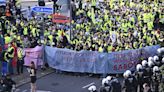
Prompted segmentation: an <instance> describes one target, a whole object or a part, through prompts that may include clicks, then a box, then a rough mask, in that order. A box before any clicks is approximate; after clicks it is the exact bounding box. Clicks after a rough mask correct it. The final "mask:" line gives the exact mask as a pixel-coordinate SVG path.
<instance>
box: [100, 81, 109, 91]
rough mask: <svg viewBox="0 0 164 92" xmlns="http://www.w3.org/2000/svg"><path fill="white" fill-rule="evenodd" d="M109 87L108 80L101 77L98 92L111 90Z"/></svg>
mask: <svg viewBox="0 0 164 92" xmlns="http://www.w3.org/2000/svg"><path fill="white" fill-rule="evenodd" d="M110 90H111V87H110V85H109V81H108V80H107V79H106V78H104V79H102V86H101V87H100V92H111V91H110Z"/></svg>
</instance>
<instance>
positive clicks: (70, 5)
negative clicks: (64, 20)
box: [69, 0, 72, 40]
mask: <svg viewBox="0 0 164 92" xmlns="http://www.w3.org/2000/svg"><path fill="white" fill-rule="evenodd" d="M69 1H70V4H69V7H70V40H72V1H71V0H69Z"/></svg>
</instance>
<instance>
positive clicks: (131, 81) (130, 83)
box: [123, 76, 137, 92]
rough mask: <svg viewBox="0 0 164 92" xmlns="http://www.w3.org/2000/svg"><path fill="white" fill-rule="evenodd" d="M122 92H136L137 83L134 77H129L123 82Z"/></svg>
mask: <svg viewBox="0 0 164 92" xmlns="http://www.w3.org/2000/svg"><path fill="white" fill-rule="evenodd" d="M123 91H124V92H137V81H136V78H135V77H134V76H129V77H128V78H126V79H124V81H123Z"/></svg>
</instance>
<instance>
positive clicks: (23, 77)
mask: <svg viewBox="0 0 164 92" xmlns="http://www.w3.org/2000/svg"><path fill="white" fill-rule="evenodd" d="M53 72H54V69H51V68H48V69H46V70H44V71H43V70H41V69H38V70H37V79H38V78H41V77H44V76H46V75H48V74H51V73H53ZM12 79H13V80H14V81H15V82H16V86H17V87H19V86H21V85H23V84H26V83H28V82H30V76H29V73H28V72H27V70H26V69H25V70H24V73H23V74H20V75H12Z"/></svg>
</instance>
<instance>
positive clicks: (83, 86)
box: [82, 82, 95, 88]
mask: <svg viewBox="0 0 164 92" xmlns="http://www.w3.org/2000/svg"><path fill="white" fill-rule="evenodd" d="M93 84H95V83H94V82H92V83H90V84H88V85H86V86H83V87H82V88H87V87H89V86H91V85H93Z"/></svg>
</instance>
